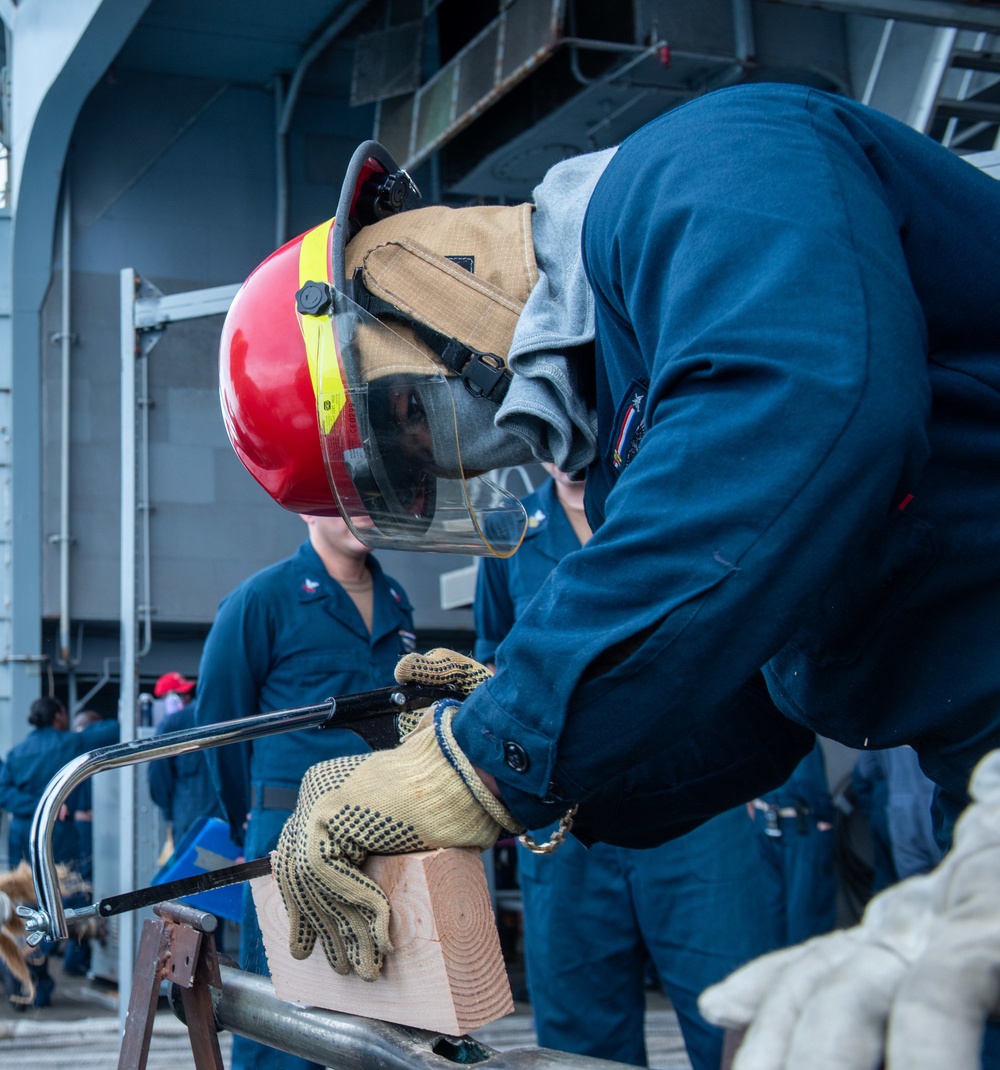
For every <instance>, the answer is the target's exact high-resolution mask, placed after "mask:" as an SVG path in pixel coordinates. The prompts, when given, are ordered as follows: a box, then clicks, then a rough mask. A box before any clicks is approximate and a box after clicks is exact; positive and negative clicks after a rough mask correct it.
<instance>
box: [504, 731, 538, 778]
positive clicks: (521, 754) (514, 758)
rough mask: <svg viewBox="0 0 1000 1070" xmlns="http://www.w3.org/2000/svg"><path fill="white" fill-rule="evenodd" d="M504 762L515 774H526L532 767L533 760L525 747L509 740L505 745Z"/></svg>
mask: <svg viewBox="0 0 1000 1070" xmlns="http://www.w3.org/2000/svg"><path fill="white" fill-rule="evenodd" d="M503 760H504V761H505V762H506V763H507V764H508V765H509V766H510V768H511V769H513V770H514V772H515V773H526V772H527V771H528V766H529V765H531V759H530V758H529V757H528V752H527V751H526V750H525V749H524V747H522V746H521V744H520V743H515V742H513V740H509V739H508V740H507V741H506V742H505V743H504V745H503Z"/></svg>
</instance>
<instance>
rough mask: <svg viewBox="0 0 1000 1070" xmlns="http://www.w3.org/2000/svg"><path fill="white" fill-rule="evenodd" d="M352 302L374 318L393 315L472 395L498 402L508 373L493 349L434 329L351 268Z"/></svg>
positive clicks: (504, 390)
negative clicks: (482, 349) (373, 288)
mask: <svg viewBox="0 0 1000 1070" xmlns="http://www.w3.org/2000/svg"><path fill="white" fill-rule="evenodd" d="M352 281H353V283H354V303H355V304H356V305H359V306H360V307H361V308H363V309H364V310H365V311H366V312H367V313H368V314H369V315H371V316H374V317H375V318H376V319H380V320H385V319H395V320H400V321H402V322H403V323H405V324H406V325H407V326H408V327H409V328H410V329H411V330H412V331H413V332H414V334H416V335H417V337H418V338H419V339H420V340H421V341H422V342H423V343H424V345H426V346H427V347H428V349H430V350H431V351H432V352H433V353H434V354H435V355H436V356H437V358H438V360H439V361H440V362H441V363H442V364H443V365H444V367H445V369H446V370H447V371H449V372H451V373H452V374H453V375H456V376H457V377H458V378H459V379H461V380H462V382H463V383H464V384H465V388H466V390H468V391H469V393H470V394H472V396H473V397H477V398H487V399H489V400H490V401H492V402H493V403H494V404H496V405H499V404H500V403H501V402H502V401H503V399H504V398H505V397H506V395H507V391H508V389H509V388H510V381H511V373H510V372H509V371H508V369H507V366H506V364H505V363H504V361H503V360H502V358H500V357H498V356H497V355H496V354H495V353H480V352H479V351H478V350H475V349H471V348H470V347H469V346H467V345H464V344H463V343H462V342H460V341H459V340H458V339H457V338H452V337H449V336H448V335H446V334H442V333H441V332H440V331H436V330H435V329H434V328H433V327H431V326H430V325H429V324H427V323H424V322H423V321H421V320H419V319H417V318H416V317H415V316H412V315H410V314H408V313H406V312H404V311H403V310H402V309H400V308H397V307H396V305H393V304H391V303H390V302H388V301H386V300H384V299H383V298H381V297H378V296H377V295H375V294H373V293H372V292H371V290H369V289H368V287H367V286H366V285H365V281H364V271H363V269H362V268H356V269H355V272H354V278H353V280H352Z"/></svg>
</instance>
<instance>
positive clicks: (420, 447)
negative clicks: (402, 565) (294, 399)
mask: <svg viewBox="0 0 1000 1070" xmlns="http://www.w3.org/2000/svg"><path fill="white" fill-rule="evenodd" d="M332 301H333V314H332V317H331V321H330V322H331V324H332V328H333V329H332V331H329V332H323V333H322V334H321V344H320V348H319V361H318V382H319V389H318V391H317V400H318V404H319V421H320V437H321V442H322V446H323V453H324V459H325V462H326V468H327V474H328V476H329V479H330V485H331V487H332V488H333V490H334V493H335V495H336V497H337V504H338V506H339V508H340V510H341V513H342V515H343V516H344V517H345V519H346V520H347V522H348V523H349V524H350V525H351V526H352V528H353V530H354V531H355V533H356V534H357V536H358V538H359V539H360V540H361V541H362V542H364V543H365V544H366V545H368V546H372V547H393V548H396V549H407V550H414V549H434V550H446V551H452V552H456V553H464V554H484V553H488V554H495V555H498V556H507V555H509V554H511V553H513V552H514V550H515V549H516V548H517V546H518V544H519V543H520V540H521V537H522V536H523V533H524V529H525V525H526V518H525V514H524V509H523V507H522V506H521V504H520V502H519V501H518V500H517V499H516V498H514V497H513V496H512V495H510V494H508V493H507V492H506V491H504V490H503V489H501V488H500V487H498V486H496V485H495V484H493V483H491V482H490V481H488V480H486V479H482V478H476V477H475V476H474V475H473V474H471V473H466V472H465V470H464V468H463V464H462V455H461V449H460V442H459V430H458V424H457V419H456V410H455V402H454V399H453V395H452V389H453V386H458V387H459V389H464V387H462V385H461V383H459V382H458V381H456V380H449V379H448V378H447V377H446V376H445V375H444V373H443V372H442V371H441V369H440V368H439V367H438V366H437V365H436V364H435V362H434V361H432V360H431V359H430V358H429V357H427V356H426V355H425V354H424V353H422V352H421V351H420V350H418V349H417V348H416V347H415V346H414V345H412V344H410V342H408V341H407V339H406V338H405V337H403V334H402V332H396V331H394V330H392V328H390V327H389V326H388V325H386V324H385V323H382V322H381V321H380V320H377V319H375V318H374V317H373V316H371V315H369V314H368V313H367V312H365V311H364V309H362V308H360V307H359V306H357V305H355V304H354V302H353V301H351V300H350V298H348V297H347V296H346V295H344V294H341V293H339V292H334V293H333V295H332ZM323 339H325V340H326V341H325V342H324V341H323Z"/></svg>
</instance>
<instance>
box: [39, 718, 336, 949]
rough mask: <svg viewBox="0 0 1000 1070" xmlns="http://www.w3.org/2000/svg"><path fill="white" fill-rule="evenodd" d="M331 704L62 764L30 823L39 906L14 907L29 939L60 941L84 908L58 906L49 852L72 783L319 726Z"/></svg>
mask: <svg viewBox="0 0 1000 1070" xmlns="http://www.w3.org/2000/svg"><path fill="white" fill-rule="evenodd" d="M335 709H336V700H335V699H327V701H326V702H322V703H320V704H319V705H316V706H300V707H297V708H295V709H292V710H279V711H277V712H276V713H260V714H255V715H254V716H252V717H241V718H240V719H239V720H238V721H229V722H225V723H222V724H212V725H205V726H203V727H200V728H188V729H185V730H184V731H182V732H167V733H165V734H164V735H162V736H154V737H153V738H150V739H130V740H128V741H127V742H125V743H113V744H112V745H111V746H108V747H100V748H99V749H98V750H92V751H88V752H87V753H86V754H81V755H80V756H79V757H78V758H74V759H73V761H71V762H69V763H67V764H66V765H64V766H63V768H62V769H60V770H59V772H58V773H56V775H55V776H54V777H53V778H52V779H51V780H50V781H49V783H48V785H47V786H46V788H45V791H44V793H43V794H42V798H41V801H40V802H39V804H38V808H37V809H36V810H35V817H34V820H33V822H32V825H31V844H30V854H31V858H30V862H31V874H32V879H33V880H34V884H35V895H36V897H37V900H38V909H37V910H36V909H34V908H32V907H18V915H19V916H20V917H21V918H22V919H23V920H24V927H25V929H26V930H27V931H28V933H29V934H30V935H29V943H33V944H38V943H40V942H41V941H42V940H43V939H45V937H46V936H48V937H50V938H51V939H53V940H64V939H65V938H66V937H67V936H68V935H69V931H68V929H67V926H66V922H67V918H74V917H78V916H83V914H85V913H87V908H85V910H84V911H73V910H65V909H64V908H63V905H62V896H61V894H60V891H59V878H58V875H57V873H56V864H55V858H54V856H53V853H52V832H53V830H54V828H55V823H56V820H57V818H58V816H59V810H60V808H61V807H62V804H63V803H64V802H65V801H66V799H67V798H68V796H69V794H70V792H71V791H72V790H73V789H74V788H75V787H77V786H78V785H80V784H81V783H83V781H85V780H87V779H89V778H90V777H92V776H93V775H94V774H95V773H100V772H103V771H104V770H106V769H120V768H121V767H123V766H127V765H138V764H139V763H141V762H150V761H153V760H154V759H155V758H169V757H171V756H172V755H174V754H187V753H189V752H190V751H194V750H202V749H207V748H211V747H221V746H224V745H225V744H226V743H242V742H249V741H250V740H252V739H259V738H260V737H261V736H273V735H277V734H278V733H280V732H292V731H295V730H296V729H299V728H313V727H319V726H320V725H322V724H326V723H327V722H328V721H329V720H330V717H331V714H332V713H333V711H334V710H335Z"/></svg>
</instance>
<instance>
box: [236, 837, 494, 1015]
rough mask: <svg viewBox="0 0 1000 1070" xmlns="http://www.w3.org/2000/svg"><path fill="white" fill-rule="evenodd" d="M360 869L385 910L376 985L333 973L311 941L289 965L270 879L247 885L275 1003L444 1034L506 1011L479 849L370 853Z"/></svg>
mask: <svg viewBox="0 0 1000 1070" xmlns="http://www.w3.org/2000/svg"><path fill="white" fill-rule="evenodd" d="M364 868H365V872H366V873H367V874H368V875H369V876H370V877H371V878H372V879H373V880H374V881H375V882H376V883H377V884H378V885H379V887H380V888H381V889H382V890H383V891H384V892H385V894H386V895H387V896H388V897H389V902H390V904H391V905H392V921H391V923H390V927H389V936H390V938H391V940H392V944H393V947H394V949H395V950H394V951H393V953H392V954H391V955H389V956H387V958H386V961H385V964H384V965H383V967H382V972H381V974H380V976H379V978H378V980H376V981H362V980H361V978H360V977H358V976H357V974H354V973H351V974H348V975H347V976H341V975H340V974H338V973H336V972H335V971H334V970H333V968H332V967H331V966H330V964H329V962H327V959H326V955H324V953H323V948H322V947H321V946H320V944H319V942H318V941H317V943H316V946H315V948H314V949H313V953H312V954H311V955H310V956H309V958H307V959H305V960H303V961H299V960H297V959H293V958H292V956H291V952H290V951H289V949H288V933H289V924H288V914H287V912H286V911H285V904H284V903H283V902H282V900H281V893H280V892H279V891H278V886H277V884H276V883H275V880H274V878H273V877H272V876H270V875H269V876H266V877H257V878H255V879H254V880H252V881H251V882H250V885H251V888H252V890H253V898H254V904H255V905H256V907H257V919H258V921H259V923H260V928H261V932H262V933H263V936H264V950H265V951H266V952H267V962H268V966H269V967H270V970H271V979H272V981H273V983H274V992H275V995H277V996H278V998H279V999H285V1000H289V1001H290V1002H293V1003H303V1004H306V1005H307V1006H310V1007H322V1008H325V1009H326V1010H333V1011H344V1012H346V1013H348V1014H360V1015H364V1016H365V1017H366V1018H377V1019H381V1020H382V1021H385V1022H396V1023H398V1024H400V1025H409V1026H414V1027H416V1028H419V1029H430V1030H434V1031H436V1032H440V1033H446V1034H448V1035H449V1036H460V1035H461V1034H463V1033H466V1032H468V1031H469V1030H471V1029H478V1028H479V1027H480V1026H484V1025H487V1024H488V1023H490V1022H494V1021H496V1020H497V1018H502V1017H503V1016H504V1015H505V1014H510V1013H511V1011H513V1010H514V1001H513V998H512V997H511V992H510V985H509V983H508V981H507V971H506V968H505V967H504V961H503V955H502V954H501V951H500V938H499V935H498V934H497V928H496V923H495V921H494V918H493V909H492V906H491V904H490V896H489V888H488V887H487V884H486V874H485V872H484V870H483V863H482V859H481V857H480V853H479V851H478V850H476V849H475V848H466V847H451V848H448V849H446V850H443V851H423V852H420V853H418V854H409V855H391V856H390V855H372V856H371V857H370V858H369V859H368V862H367V863H366V864H365V867H364Z"/></svg>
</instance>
